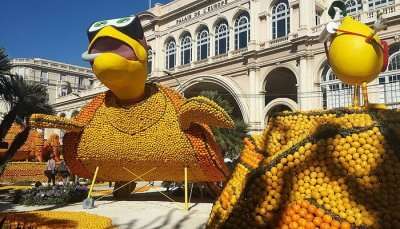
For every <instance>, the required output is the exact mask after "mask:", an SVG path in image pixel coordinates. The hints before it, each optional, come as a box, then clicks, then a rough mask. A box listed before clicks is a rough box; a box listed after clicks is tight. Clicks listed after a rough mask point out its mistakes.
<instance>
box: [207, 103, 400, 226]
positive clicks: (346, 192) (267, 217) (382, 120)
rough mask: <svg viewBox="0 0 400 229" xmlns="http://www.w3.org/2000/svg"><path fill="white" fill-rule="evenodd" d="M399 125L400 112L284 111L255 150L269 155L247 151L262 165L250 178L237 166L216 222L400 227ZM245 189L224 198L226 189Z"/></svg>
mask: <svg viewBox="0 0 400 229" xmlns="http://www.w3.org/2000/svg"><path fill="white" fill-rule="evenodd" d="M301 123H303V125H301V126H302V129H301V128H298V127H297V125H300V124H301ZM399 123H400V113H398V112H395V111H365V110H334V111H325V112H320V113H318V112H309V113H282V114H279V115H277V116H276V117H274V118H272V120H271V121H270V123H269V124H268V126H267V128H266V129H265V132H264V133H263V135H262V136H263V138H264V139H263V140H260V139H259V137H255V139H258V140H255V142H257V143H259V144H264V145H262V146H259V147H253V148H250V149H253V154H256V153H260V154H262V155H263V156H264V159H263V160H262V162H260V163H257V160H258V159H257V157H253V158H252V159H249V158H248V157H244V156H243V155H244V154H248V153H246V152H245V151H246V150H248V149H249V148H247V149H246V148H245V149H244V151H243V153H242V154H243V155H242V156H241V162H240V163H239V165H238V167H239V166H240V165H241V164H243V163H244V161H249V160H254V163H253V164H258V167H256V168H252V167H247V169H249V170H250V171H246V173H245V175H244V176H243V175H242V176H238V175H236V173H239V170H238V169H236V170H235V172H234V174H233V175H232V179H235V178H236V181H235V182H234V183H231V182H228V184H227V185H226V187H225V189H224V191H223V192H222V195H221V196H220V198H219V199H218V200H217V202H216V203H215V204H214V207H213V211H212V213H211V217H210V219H209V222H208V228H221V227H222V228H265V227H271V228H350V227H351V228H400V214H399V213H398V212H399V210H400V196H398V195H397V193H398V192H399V191H400V185H399V184H398V180H399V179H400V171H399V170H398V167H399V166H400V155H399V153H400V148H399V146H398V142H399V140H400V138H399V137H400V135H399V134H398V124H399ZM307 128H308V130H307V131H308V132H306V131H304V129H307ZM260 149H264V150H260ZM246 164H249V162H247V163H246ZM250 164H251V163H250ZM237 177H241V178H242V180H241V181H240V180H237V179H238V178H237ZM237 184H239V186H238V187H232V186H234V185H237ZM243 187H244V190H245V191H241V192H237V195H235V197H234V198H233V199H234V200H235V201H234V202H232V201H231V202H229V199H228V202H227V203H224V204H221V203H222V202H221V201H222V200H224V201H225V202H226V200H227V197H226V196H227V194H226V193H225V192H228V191H229V190H237V189H239V190H243ZM230 192H231V191H229V192H228V194H229V193H230ZM224 193H225V194H224ZM224 196H225V197H224ZM299 206H300V209H303V210H299ZM299 211H300V212H299ZM322 213H323V214H322ZM311 215H312V216H313V217H311Z"/></svg>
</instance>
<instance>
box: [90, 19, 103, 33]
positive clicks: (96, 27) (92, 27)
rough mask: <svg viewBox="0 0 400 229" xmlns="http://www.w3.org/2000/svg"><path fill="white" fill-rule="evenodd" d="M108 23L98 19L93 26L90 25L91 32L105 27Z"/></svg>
mask: <svg viewBox="0 0 400 229" xmlns="http://www.w3.org/2000/svg"><path fill="white" fill-rule="evenodd" d="M107 24H108V23H107V21H98V22H95V23H93V24H92V26H90V28H89V32H94V31H97V30H99V29H101V28H103V27H104V26H106V25H107Z"/></svg>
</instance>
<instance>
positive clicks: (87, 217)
mask: <svg viewBox="0 0 400 229" xmlns="http://www.w3.org/2000/svg"><path fill="white" fill-rule="evenodd" d="M4 217H6V220H5V222H4V225H3V226H4V228H10V229H13V228H43V229H47V228H93V229H96V228H98V229H100V228H116V227H114V226H113V225H112V221H111V219H109V218H107V217H104V216H97V215H93V214H89V213H86V212H62V211H35V212H19V213H14V212H13V213H0V219H3V218H4Z"/></svg>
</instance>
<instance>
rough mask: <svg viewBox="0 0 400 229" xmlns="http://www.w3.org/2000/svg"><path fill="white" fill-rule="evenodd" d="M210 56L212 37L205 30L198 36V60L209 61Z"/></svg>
mask: <svg viewBox="0 0 400 229" xmlns="http://www.w3.org/2000/svg"><path fill="white" fill-rule="evenodd" d="M209 54H210V36H209V33H208V29H207V28H204V29H202V30H200V32H199V33H198V34H197V60H204V59H207V58H208V56H209Z"/></svg>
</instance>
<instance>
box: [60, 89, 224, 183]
mask: <svg viewBox="0 0 400 229" xmlns="http://www.w3.org/2000/svg"><path fill="white" fill-rule="evenodd" d="M180 111H183V113H184V114H185V115H183V113H180ZM203 116H204V117H203ZM205 116H207V117H205ZM211 116H212V117H215V118H216V119H217V120H218V121H217V123H219V124H221V125H223V124H225V123H228V124H229V123H232V120H231V119H230V118H229V116H228V115H227V114H226V112H224V111H223V110H222V109H221V108H219V107H218V106H217V105H216V104H214V103H213V102H211V101H209V100H207V99H205V98H199V99H192V100H188V101H186V100H185V99H184V98H183V97H182V96H181V95H179V94H178V93H176V92H174V91H173V90H171V89H168V88H165V87H162V86H159V85H153V84H149V85H146V93H145V98H144V99H143V100H142V101H140V102H137V103H135V104H129V105H127V104H120V103H119V101H118V100H117V99H116V97H115V96H114V95H113V94H112V93H111V92H107V93H105V94H101V95H99V96H97V97H96V98H94V99H93V100H92V102H90V103H89V104H88V105H87V106H86V107H84V108H83V109H82V110H81V112H80V113H79V115H78V116H77V117H76V118H75V120H74V121H76V122H77V123H82V124H83V125H84V128H83V131H81V132H79V133H78V132H77V133H73V132H68V133H67V134H66V135H65V136H64V151H65V153H64V154H65V159H66V162H67V164H68V166H69V167H70V169H71V170H72V172H73V173H76V174H78V175H79V176H81V177H88V178H89V177H91V176H92V174H93V172H94V170H95V168H96V167H97V166H99V168H100V169H99V174H98V179H99V180H104V181H109V180H112V181H131V180H133V179H134V178H135V176H134V175H133V174H132V173H130V172H127V169H128V170H130V171H131V172H133V173H134V174H136V175H142V174H145V175H144V176H143V177H142V178H143V179H144V180H173V181H182V180H183V178H184V176H183V175H184V172H183V171H184V167H188V168H189V179H190V180H191V181H220V180H223V179H225V177H226V176H227V175H228V174H229V172H228V169H227V168H226V166H225V164H224V163H223V158H222V155H221V153H220V152H219V148H218V146H217V145H216V143H215V139H214V137H213V135H212V132H211V131H210V129H209V128H208V126H207V125H206V124H205V123H204V122H205V121H207V119H209V120H212V119H211V118H210V117H211ZM193 117H196V118H193ZM182 123H184V124H182ZM188 123H190V125H189V124H188ZM182 126H185V127H186V129H183V128H182ZM153 168H154V169H155V170H154V171H152V172H150V173H147V172H148V171H149V170H152V169H153ZM110 171H112V173H111V172H110Z"/></svg>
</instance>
